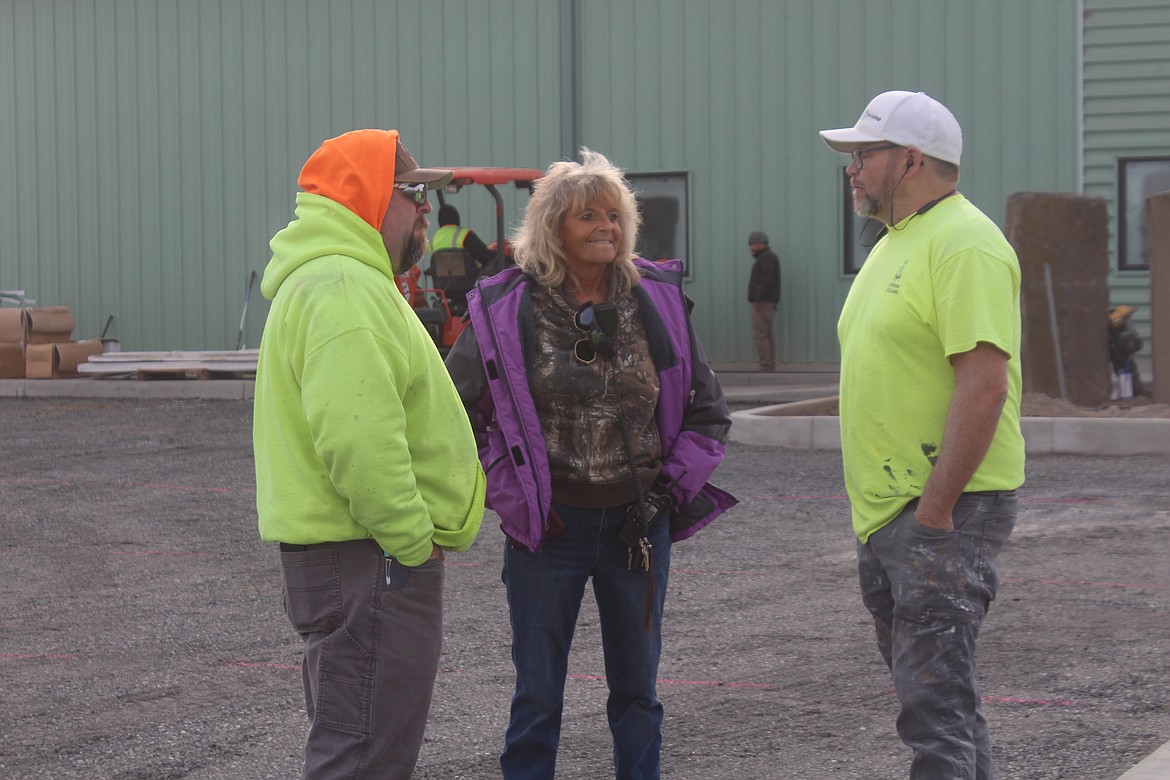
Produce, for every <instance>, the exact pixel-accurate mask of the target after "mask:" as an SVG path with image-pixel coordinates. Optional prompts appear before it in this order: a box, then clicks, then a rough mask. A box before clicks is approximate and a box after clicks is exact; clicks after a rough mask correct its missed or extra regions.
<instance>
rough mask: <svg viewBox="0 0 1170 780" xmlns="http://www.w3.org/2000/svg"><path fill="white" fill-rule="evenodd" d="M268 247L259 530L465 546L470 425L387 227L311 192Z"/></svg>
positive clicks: (479, 512)
mask: <svg viewBox="0 0 1170 780" xmlns="http://www.w3.org/2000/svg"><path fill="white" fill-rule="evenodd" d="M392 175H393V174H392V173H391V176H392ZM271 248H272V259H271V261H270V262H269V264H268V267H267V268H266V269H265V272H264V279H263V281H262V282H261V285H260V290H261V292H262V293H263V294H264V296H265V297H267V298H270V299H271V300H272V308H271V311H270V312H269V315H268V320H267V322H266V324H265V327H264V337H263V339H262V341H261V344H260V357H259V363H258V367H257V372H256V398H255V407H254V422H253V447H254V450H255V457H256V507H257V511H258V514H259V519H260V536H261V537H262V538H263V539H265V540H266V541H280V542H288V543H291V544H315V543H319V542H328V541H347V540H352V539H367V538H372V539H374V540H376V541H377V542H378V544H379V545H381V547H382V549H383V550H385V551H386V552H387V553H388V554H390V555H392V556H394V557H395V558H397V559H398V560H400V561H401V562H402V563H404V564H406V565H407V566H416V565H418V564H421V563H422V562H424V561H425V560H426V559H427V557H428V556H429V555H430V552H431V544H432V542H433V543H434V544H437V545H439V546H440V547H443V548H446V549H449V550H456V551H459V550H466V549H467V548H468V547H470V546H471V544H472V542H473V541H474V540H475V536H476V533H477V532H478V530H479V526H480V522H481V521H482V519H483V501H484V474H483V470H482V468H481V467H480V464H479V459H478V457H477V454H476V446H475V440H474V437H473V434H472V431H471V425H470V423H469V422H468V419H467V414H466V412H465V411H464V409H463V405H462V403H461V402H460V400H459V396H458V394H457V393H456V391H455V387H454V385H453V384H452V383H451V379H450V377H449V376H448V374H447V371H446V369H445V367H444V366H443V362H442V359H441V358H440V357H439V353H438V350H437V349H436V348H435V345H434V342H433V341H432V340H431V338H430V336H429V335H428V334H427V332H426V330H425V329H424V328H423V326H422V324H421V323H420V322H419V320H418V317H417V316H416V315H415V313H414V311H412V310H411V308H410V306H408V305H407V302H406V300H405V299H404V298H403V296H402V293H401V292H400V291H399V290H398V288H397V286H396V285H395V283H394V279H393V270H392V265H391V262H390V258H389V257H388V255H387V253H386V247H385V244H384V243H383V241H382V237H381V234H380V233H379V232H378V231H377V230H376V229H374V228H373V227H372V226H371V225H370V224H368V223H367V222H366V221H365V220H363V219H362V218H361V217H359V216H357V215H356V214H355V213H354V212H353V211H350V210H349V209H348V208H346V207H345V206H343V205H341V204H340V203H338V202H337V201H335V200H331V199H330V198H327V197H324V196H322V195H317V194H310V193H306V192H301V193H298V195H297V208H296V219H295V220H293V222H291V223H290V224H289V225H288V227H286V228H285V229H283V230H281V231H280V232H279V233H277V234H276V236H274V237H273V239H272V241H271Z"/></svg>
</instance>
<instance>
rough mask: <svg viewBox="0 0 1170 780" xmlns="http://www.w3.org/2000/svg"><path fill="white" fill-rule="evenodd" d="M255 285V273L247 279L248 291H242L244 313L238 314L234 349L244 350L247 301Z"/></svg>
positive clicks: (250, 297)
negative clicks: (238, 329) (238, 326)
mask: <svg viewBox="0 0 1170 780" xmlns="http://www.w3.org/2000/svg"><path fill="white" fill-rule="evenodd" d="M254 284H256V272H255V271H253V272H252V275H251V276H249V277H248V289H247V290H245V291H244V311H243V313H241V314H240V332H239V333H237V334H236V349H237V350H241V349H243V348H244V320H246V319H247V318H248V301H249V300H251V299H252V286H253V285H254Z"/></svg>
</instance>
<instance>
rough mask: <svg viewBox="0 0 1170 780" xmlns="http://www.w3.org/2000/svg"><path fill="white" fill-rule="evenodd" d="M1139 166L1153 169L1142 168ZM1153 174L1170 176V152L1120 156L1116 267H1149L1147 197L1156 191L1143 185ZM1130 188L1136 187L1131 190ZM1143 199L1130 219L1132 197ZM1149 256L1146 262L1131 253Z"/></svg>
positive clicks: (1122, 269) (1118, 166)
mask: <svg viewBox="0 0 1170 780" xmlns="http://www.w3.org/2000/svg"><path fill="white" fill-rule="evenodd" d="M1140 168H1149V169H1150V170H1147V171H1144V172H1143V171H1141V170H1139V169H1140ZM1151 174H1162V175H1164V176H1166V177H1167V178H1168V179H1170V155H1152V156H1144V157H1119V158H1117V270H1118V271H1149V270H1150V262H1149V255H1148V253H1147V251H1146V240H1145V226H1146V208H1145V203H1146V198H1148V197H1150V195H1153V194H1154V192H1163V191H1164V190H1162V189H1157V190H1155V191H1154V192H1148V193H1144V194H1143V192H1144V189H1145V188H1143V187H1142V186H1141V185H1142V184H1143V183H1144V182H1145V180H1146V178H1147V177H1149V176H1150V175H1151ZM1168 189H1170V188H1168ZM1130 190H1133V191H1132V192H1130ZM1135 198H1136V199H1137V200H1138V201H1139V203H1140V205H1139V206H1138V209H1137V212H1136V219H1134V220H1131V219H1130V213H1129V212H1130V209H1131V208H1132V205H1133V204H1132V201H1133V200H1134V199H1135ZM1143 256H1144V257H1145V258H1146V262H1144V263H1141V262H1132V261H1131V257H1134V258H1141V257H1143Z"/></svg>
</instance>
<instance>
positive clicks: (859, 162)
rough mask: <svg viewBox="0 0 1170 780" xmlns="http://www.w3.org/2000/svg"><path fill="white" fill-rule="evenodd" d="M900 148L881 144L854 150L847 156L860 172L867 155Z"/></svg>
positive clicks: (894, 145)
mask: <svg viewBox="0 0 1170 780" xmlns="http://www.w3.org/2000/svg"><path fill="white" fill-rule="evenodd" d="M901 148H902V147H901V145H899V144H882V145H881V146H869V147H866V148H865V149H854V150H853V151H852V152H850V153H849V156H850V157H852V158H853V164H854V165H856V166H857V170H859V171H860V170H861V169H862V168H864V167H865V155H867V154H869V153H870V152H884V151H886V150H887V149H901Z"/></svg>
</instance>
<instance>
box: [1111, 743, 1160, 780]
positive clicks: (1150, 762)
mask: <svg viewBox="0 0 1170 780" xmlns="http://www.w3.org/2000/svg"><path fill="white" fill-rule="evenodd" d="M1167 777H1170V742H1167V743H1166V744H1165V745H1162V747H1160V748H1158V749H1157V750H1155V751H1154V752H1153V753H1151V754H1150V755H1148V756H1146V757H1145V759H1143V760H1142V762H1141V763H1140V764H1138V765H1137V766H1135V767H1134V768H1133V769H1131V770H1129V771H1128V772H1126V773H1125V774H1124V775H1122V776H1121V777H1119V778H1118V779H1117V780H1166V778H1167Z"/></svg>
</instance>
